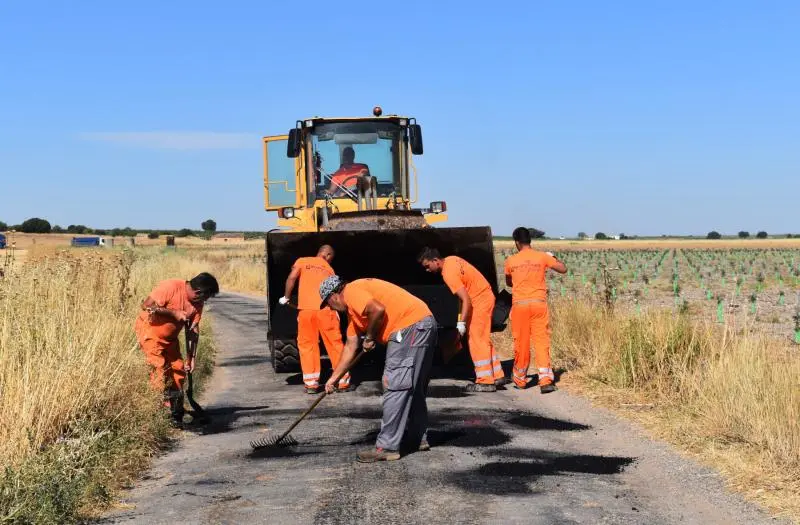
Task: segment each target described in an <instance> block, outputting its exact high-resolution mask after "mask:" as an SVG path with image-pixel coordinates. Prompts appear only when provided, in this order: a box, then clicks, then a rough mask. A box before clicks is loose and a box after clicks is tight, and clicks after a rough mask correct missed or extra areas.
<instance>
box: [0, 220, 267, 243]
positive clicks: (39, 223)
mask: <svg viewBox="0 0 800 525" xmlns="http://www.w3.org/2000/svg"><path fill="white" fill-rule="evenodd" d="M12 230H13V231H17V232H21V233H72V234H77V235H110V236H113V237H134V236H136V235H139V234H142V233H143V234H147V237H149V238H150V239H157V238H159V237H160V236H161V235H174V236H175V237H205V238H210V237H211V236H212V235H213V234H214V233H215V232H216V231H217V222H216V221H215V220H214V219H208V220H205V221H203V222H202V223H201V224H200V230H192V229H190V228H182V229H180V230H150V229H135V228H131V227H125V228H111V229H105V228H91V227H89V226H85V225H83V224H70V225H69V226H67V227H66V228H63V227H61V226H59V225H58V224H56V225H51V224H50V221H48V220H46V219H41V218H39V217H31V218H30V219H26V220H25V221H23V222H22V223H21V224H13V225H8V224H7V223H5V222H3V221H0V231H12ZM243 235H244V238H245V239H253V238H258V237H263V236H264V233H263V232H243Z"/></svg>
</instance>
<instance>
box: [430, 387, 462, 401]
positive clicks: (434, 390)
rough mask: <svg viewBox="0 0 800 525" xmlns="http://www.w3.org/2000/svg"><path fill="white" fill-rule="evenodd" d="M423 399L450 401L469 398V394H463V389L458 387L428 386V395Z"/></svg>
mask: <svg viewBox="0 0 800 525" xmlns="http://www.w3.org/2000/svg"><path fill="white" fill-rule="evenodd" d="M425 397H428V398H438V399H450V398H455V397H469V394H467V393H466V392H464V388H463V387H461V386H459V385H429V386H428V393H427V395H426V396H425Z"/></svg>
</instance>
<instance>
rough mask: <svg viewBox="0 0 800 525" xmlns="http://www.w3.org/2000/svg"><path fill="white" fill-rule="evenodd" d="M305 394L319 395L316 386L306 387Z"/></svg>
mask: <svg viewBox="0 0 800 525" xmlns="http://www.w3.org/2000/svg"><path fill="white" fill-rule="evenodd" d="M306 394H319V387H318V386H307V387H306Z"/></svg>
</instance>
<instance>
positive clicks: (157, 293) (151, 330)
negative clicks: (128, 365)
mask: <svg viewBox="0 0 800 525" xmlns="http://www.w3.org/2000/svg"><path fill="white" fill-rule="evenodd" d="M186 287H187V283H186V281H184V280H183V279H168V280H166V281H161V282H160V283H158V285H157V286H156V287H155V289H153V291H152V292H150V296H149V297H150V298H151V299H152V300H153V301H154V302H155V303H156V305H158V306H159V307H161V308H168V309H170V310H179V311H183V312H185V313H186V316H187V317H188V318H189V319H190V321H191V322H190V324H191V325H192V326H196V325H198V324H199V323H200V317H201V315H202V313H203V307H202V305H201V306H198V307H195V306H194V305H192V303H190V302H189V299H188V297H187V295H186ZM182 328H183V324H181V323H178V322H176V321H174V320H172V319H168V318H165V317H162V316H158V315H151V314H150V313H149V312H147V311H146V310H142V312H141V313H140V314H139V316H138V317H137V318H136V323H135V324H134V331H135V332H136V339H137V340H138V341H139V346H140V347H141V349H142V351H143V352H144V355H145V358H146V359H147V363H148V364H149V365H150V366H151V367H152V370H151V372H150V384H151V385H152V386H153V388H155V389H157V390H159V391H178V390H181V389H182V388H183V380H184V379H185V378H186V372H184V370H183V359H182V358H181V347H180V342H179V341H180V339H179V336H180V333H181V329H182Z"/></svg>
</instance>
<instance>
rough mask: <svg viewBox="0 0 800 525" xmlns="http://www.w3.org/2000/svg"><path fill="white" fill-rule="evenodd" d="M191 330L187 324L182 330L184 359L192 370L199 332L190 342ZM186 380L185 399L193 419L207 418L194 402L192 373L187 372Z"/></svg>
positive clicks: (195, 360) (195, 358) (201, 408)
mask: <svg viewBox="0 0 800 525" xmlns="http://www.w3.org/2000/svg"><path fill="white" fill-rule="evenodd" d="M191 330H192V326H191V325H190V324H189V323H186V328H185V329H184V334H185V336H186V358H187V359H189V360H190V363H191V364H192V368H194V364H195V363H196V362H197V347H198V345H197V343H198V341H199V340H200V332H199V331H198V333H197V337H196V338H195V340H194V342H192V340H191V338H190V337H189V332H190V331H191ZM186 375H187V379H188V381H187V382H186V399H188V400H189V405H190V406H191V407H192V410H194V411H195V418H196V419H200V418H207V417H208V416H207V415H206V413H205V411H204V410H203V407H201V406H200V405H199V404H198V403H197V401H195V400H194V385H193V383H192V372H187V373H186Z"/></svg>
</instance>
